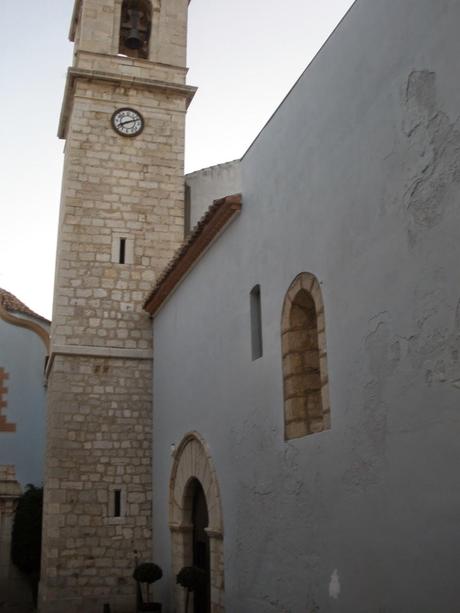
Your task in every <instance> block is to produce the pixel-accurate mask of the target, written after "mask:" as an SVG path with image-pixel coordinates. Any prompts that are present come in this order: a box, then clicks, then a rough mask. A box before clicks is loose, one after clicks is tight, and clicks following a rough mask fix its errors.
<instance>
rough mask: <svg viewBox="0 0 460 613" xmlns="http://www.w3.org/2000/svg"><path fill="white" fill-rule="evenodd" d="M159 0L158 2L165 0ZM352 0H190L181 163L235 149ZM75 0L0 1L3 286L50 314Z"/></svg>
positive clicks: (191, 166)
mask: <svg viewBox="0 0 460 613" xmlns="http://www.w3.org/2000/svg"><path fill="white" fill-rule="evenodd" d="M165 1H166V0H165ZM351 4H352V0H327V1H321V0H284V2H282V3H280V2H279V1H278V0H276V1H275V0H192V1H191V3H190V9H189V48H188V65H189V66H190V71H189V75H188V82H189V83H190V84H191V85H196V86H198V88H199V91H198V93H197V95H196V96H195V99H194V101H193V102H192V105H191V106H190V109H189V112H188V118H187V134H186V156H185V158H186V159H185V163H186V172H190V171H193V170H198V169H199V168H203V167H206V166H211V165H213V164H219V163H221V162H226V161H229V160H232V159H236V158H239V157H241V156H242V155H243V154H244V152H245V151H246V149H247V148H248V147H249V145H250V144H251V142H252V140H253V139H254V138H255V137H256V136H257V134H258V133H259V132H260V130H261V129H262V127H263V126H264V124H265V122H266V121H267V120H268V119H269V117H270V115H271V114H272V113H273V111H274V110H275V109H276V107H277V106H278V104H279V103H280V102H281V101H282V99H283V98H284V96H285V95H286V94H287V92H288V91H289V89H290V88H291V87H292V85H293V84H294V83H295V81H296V80H297V78H298V77H299V76H300V74H301V72H302V71H303V69H304V68H305V67H306V66H307V64H308V63H309V62H310V61H311V59H312V58H313V57H314V55H315V54H316V52H317V51H318V50H319V49H320V47H321V45H322V44H323V43H324V41H325V40H326V38H327V37H328V36H329V35H330V33H331V32H332V30H333V29H334V27H335V26H336V25H337V23H338V22H339V21H340V19H341V18H342V17H343V16H344V14H345V13H346V11H347V10H348V9H349V7H350V6H351ZM72 8H73V0H40V1H38V2H37V0H23V1H22V2H18V0H0V23H1V24H2V26H3V27H2V36H1V39H0V117H1V119H2V121H1V123H0V135H1V148H0V190H1V191H0V212H1V217H0V287H3V288H4V289H6V290H8V291H10V292H12V293H13V294H15V295H16V296H17V297H18V298H19V299H20V300H22V301H23V302H25V303H26V304H27V305H28V306H29V307H30V308H32V309H34V310H35V311H37V312H38V313H40V314H42V315H44V316H46V317H50V316H51V302H52V293H53V281H54V258H55V249H56V234H57V220H58V208H59V197H60V184H61V173H62V161H63V155H62V150H63V141H60V140H58V139H57V137H56V131H57V123H58V118H59V112H60V106H61V101H62V94H63V91H64V85H65V75H66V70H67V67H68V66H69V65H70V63H71V57H72V45H71V43H70V42H68V39H67V34H68V29H69V24H70V17H71V13H72Z"/></svg>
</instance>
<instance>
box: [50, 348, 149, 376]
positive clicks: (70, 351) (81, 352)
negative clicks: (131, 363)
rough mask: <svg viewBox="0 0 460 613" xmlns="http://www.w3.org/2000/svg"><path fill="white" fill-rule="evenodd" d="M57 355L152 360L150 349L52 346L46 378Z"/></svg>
mask: <svg viewBox="0 0 460 613" xmlns="http://www.w3.org/2000/svg"><path fill="white" fill-rule="evenodd" d="M58 355H67V356H79V357H93V358H116V359H120V360H152V359H153V352H152V350H151V349H124V348H122V347H98V346H89V345H53V346H52V347H51V353H50V357H49V360H48V362H47V364H46V373H45V374H46V377H48V376H49V374H50V372H51V369H52V367H53V363H54V359H55V357H56V356H58Z"/></svg>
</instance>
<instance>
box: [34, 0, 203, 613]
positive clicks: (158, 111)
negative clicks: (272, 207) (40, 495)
mask: <svg viewBox="0 0 460 613" xmlns="http://www.w3.org/2000/svg"><path fill="white" fill-rule="evenodd" d="M188 3H189V2H188V0H76V2H75V7H74V12H73V17H72V25H71V30H70V39H71V40H72V41H73V42H74V61H73V65H72V67H71V68H69V71H68V76H67V83H66V89H65V93H64V101H63V106H62V113H61V119H60V123H59V137H60V138H62V139H64V140H65V163H64V173H63V184H62V198H61V208H60V219H59V234H58V248H57V259H56V277H55V290H54V307H53V323H52V341H51V343H52V344H51V351H50V358H49V362H48V368H47V375H48V443H47V458H46V481H45V501H44V521H43V546H42V550H43V554H42V570H41V583H40V595H39V610H40V613H62V612H63V611H65V612H66V613H76V612H77V611H78V613H82V612H84V613H101V612H102V610H103V606H104V604H106V603H108V604H110V605H111V610H112V613H125V612H126V613H127V612H131V611H133V610H134V608H133V607H134V602H135V589H134V585H133V580H132V573H133V568H134V560H135V557H137V558H138V559H139V560H140V561H149V560H150V559H151V556H152V536H151V526H152V518H151V498H152V478H151V461H152V453H151V444H152V394H151V386H152V328H151V322H150V321H149V319H148V316H147V315H146V314H145V312H144V311H143V309H142V303H143V300H144V298H145V296H146V293H147V292H148V291H149V290H150V289H151V287H152V285H153V283H154V282H155V279H156V278H157V276H158V275H159V274H160V273H161V272H162V270H163V269H164V267H165V265H166V264H167V263H168V261H169V260H170V258H171V256H172V255H173V253H174V251H175V250H176V249H177V247H178V246H179V244H180V243H181V241H182V239H183V198H184V170H183V159H184V124H185V113H186V109H187V106H188V104H189V102H190V101H191V99H192V97H193V95H194V92H195V89H194V88H192V87H189V86H187V85H186V84H185V77H186V34H187V11H188Z"/></svg>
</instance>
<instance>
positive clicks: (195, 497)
mask: <svg viewBox="0 0 460 613" xmlns="http://www.w3.org/2000/svg"><path fill="white" fill-rule="evenodd" d="M189 487H191V488H192V524H193V547H192V550H193V551H192V555H193V566H196V567H198V568H201V570H203V571H204V572H205V573H206V578H207V581H206V583H205V584H203V586H202V587H201V588H200V589H199V590H198V591H196V592H195V593H194V597H193V611H194V613H210V605H211V564H210V551H209V536H208V534H207V532H206V529H207V528H208V524H209V516H208V505H207V503H206V496H205V494H204V491H203V488H202V487H201V483H200V482H199V481H198V480H197V479H192V481H191V483H190V486H189Z"/></svg>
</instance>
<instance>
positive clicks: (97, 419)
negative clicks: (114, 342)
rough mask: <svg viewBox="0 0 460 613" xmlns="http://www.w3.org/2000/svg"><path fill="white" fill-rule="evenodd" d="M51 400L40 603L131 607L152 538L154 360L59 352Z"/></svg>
mask: <svg viewBox="0 0 460 613" xmlns="http://www.w3.org/2000/svg"><path fill="white" fill-rule="evenodd" d="M49 399H50V402H49V419H48V449H47V452H48V458H49V459H48V465H47V480H46V502H45V504H46V509H47V513H46V514H45V523H44V534H43V541H44V543H46V547H45V548H44V550H43V554H44V555H43V560H42V576H43V577H46V578H47V581H46V584H45V585H44V586H43V588H42V607H43V610H45V611H56V612H58V611H62V610H64V609H65V610H66V611H69V612H71V611H74V610H78V608H79V607H81V604H82V602H84V603H85V605H84V606H85V609H84V610H85V613H92V612H93V611H94V612H95V613H96V612H97V613H100V611H101V610H102V605H103V604H104V603H105V602H108V603H110V604H111V605H112V611H113V613H116V612H117V611H125V610H127V611H130V610H132V606H133V594H134V590H133V587H134V585H133V583H134V582H133V580H132V572H133V567H134V558H135V556H136V554H135V552H137V555H138V557H139V559H140V560H144V561H146V560H149V559H150V557H151V546H152V543H151V437H152V429H151V362H150V361H149V360H144V361H141V360H124V359H118V360H117V359H113V358H109V359H104V358H94V357H88V358H83V357H80V356H76V357H69V356H57V357H56V359H55V363H54V366H53V371H52V375H51V377H50V381H49ZM115 489H119V490H121V493H122V496H121V498H122V503H121V515H122V516H121V517H114V509H113V495H114V490H115ZM64 603H65V605H64Z"/></svg>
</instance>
